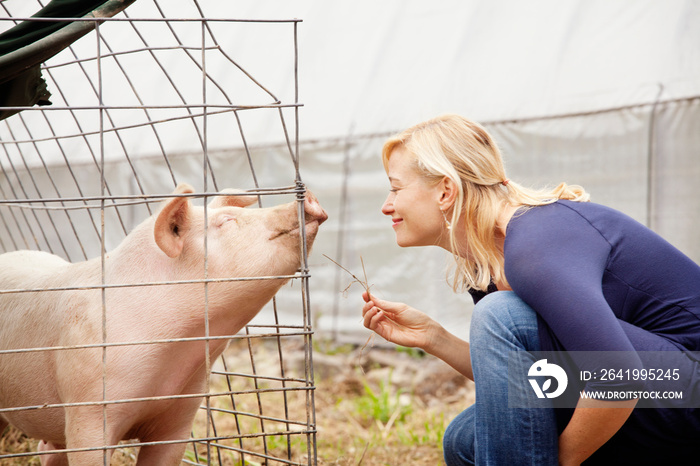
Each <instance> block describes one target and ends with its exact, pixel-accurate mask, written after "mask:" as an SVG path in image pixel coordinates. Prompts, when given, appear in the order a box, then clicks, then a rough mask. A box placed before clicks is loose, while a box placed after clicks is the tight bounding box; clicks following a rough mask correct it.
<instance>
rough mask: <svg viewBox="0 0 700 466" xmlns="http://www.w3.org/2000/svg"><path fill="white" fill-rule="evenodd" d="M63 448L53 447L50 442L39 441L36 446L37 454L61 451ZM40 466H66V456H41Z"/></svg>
mask: <svg viewBox="0 0 700 466" xmlns="http://www.w3.org/2000/svg"><path fill="white" fill-rule="evenodd" d="M63 448H65V447H63V446H57V445H54V444H53V443H51V442H44V441H43V440H41V441H40V442H39V445H38V446H37V451H38V452H43V451H52V450H61V449H63ZM40 460H41V466H68V455H66V454H65V453H54V454H52V455H41V456H40Z"/></svg>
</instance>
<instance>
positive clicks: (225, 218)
mask: <svg viewBox="0 0 700 466" xmlns="http://www.w3.org/2000/svg"><path fill="white" fill-rule="evenodd" d="M235 221H236V217H235V216H233V215H221V216H220V217H219V218H218V219H216V226H217V227H221V226H223V225H224V224H226V223H228V222H235Z"/></svg>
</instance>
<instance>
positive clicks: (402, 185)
mask: <svg viewBox="0 0 700 466" xmlns="http://www.w3.org/2000/svg"><path fill="white" fill-rule="evenodd" d="M387 174H388V175H389V182H390V183H391V192H390V193H389V196H388V197H387V198H386V201H384V205H383V206H382V213H383V214H384V215H388V216H390V217H391V219H392V221H393V228H394V231H395V232H396V243H397V244H398V245H399V246H401V247H409V246H431V245H440V241H441V240H442V241H444V240H445V238H446V237H447V235H446V234H445V233H446V230H445V220H444V218H443V216H442V213H441V212H440V208H439V204H438V201H439V200H440V197H441V194H442V193H441V191H440V188H439V184H438V185H434V184H428V183H427V182H426V180H425V178H423V177H422V176H421V175H419V174H418V173H416V171H415V170H414V169H413V168H412V167H411V158H410V155H409V154H407V152H406V150H405V149H404V148H403V147H401V146H399V147H397V148H396V149H394V150H393V152H392V153H391V157H390V158H389V164H388V170H387Z"/></svg>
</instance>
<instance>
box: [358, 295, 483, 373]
mask: <svg viewBox="0 0 700 466" xmlns="http://www.w3.org/2000/svg"><path fill="white" fill-rule="evenodd" d="M362 299H364V300H365V305H364V306H363V307H362V316H363V317H364V324H365V327H367V328H368V329H370V330H373V331H374V332H376V333H377V335H379V336H380V337H382V338H384V339H385V340H387V341H390V342H392V343H395V344H397V345H401V346H409V347H414V348H420V349H422V350H423V351H425V352H426V353H429V354H432V355H433V356H435V357H437V358H439V359H442V360H443V361H445V362H446V363H447V364H449V365H450V366H452V367H453V368H454V369H455V370H456V371H457V372H459V373H461V374H462V375H464V376H465V377H468V378H469V379H471V380H474V373H473V372H472V362H471V357H470V356H469V343H467V342H466V341H464V340H462V339H460V338H458V337H456V336H454V335H453V334H451V333H450V332H448V331H447V330H445V328H444V327H443V326H442V325H440V324H438V323H437V322H436V321H435V320H433V319H431V318H430V317H428V316H427V315H426V314H424V313H423V312H421V311H419V310H417V309H413V308H412V307H410V306H407V305H406V304H403V303H394V302H391V301H384V300H383V299H377V298H375V297H374V296H370V295H369V294H368V293H367V292H365V293H362Z"/></svg>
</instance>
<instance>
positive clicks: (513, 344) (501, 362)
mask: <svg viewBox="0 0 700 466" xmlns="http://www.w3.org/2000/svg"><path fill="white" fill-rule="evenodd" d="M539 349H540V342H539V337H538V333H537V315H536V314H535V311H533V310H532V308H530V307H529V306H528V305H527V304H525V303H524V302H523V301H522V300H521V299H520V298H518V296H517V295H516V294H515V293H513V292H512V291H499V292H496V293H491V294H489V295H487V296H485V297H484V298H483V299H482V300H481V301H479V303H478V304H477V305H476V306H475V308H474V313H473V315H472V322H471V330H470V353H471V362H472V369H473V372H474V382H475V386H476V402H475V403H474V404H473V405H472V406H470V407H469V408H468V409H466V410H465V411H463V412H462V413H461V414H459V415H458V416H457V417H456V418H455V419H454V420H453V421H452V422H451V423H450V425H449V426H448V427H447V430H446V431H445V436H444V438H443V447H444V455H445V462H446V463H447V465H448V466H457V465H473V464H478V465H479V466H482V465H495V466H506V465H507V466H513V465H526V464H527V465H538V466H546V465H557V464H558V451H559V449H558V438H559V436H558V432H557V424H556V418H555V413H554V410H553V409H543V408H541V407H537V408H509V407H508V396H509V392H508V377H507V371H508V356H509V352H511V351H539ZM532 362H533V363H534V362H535V359H534V358H532ZM522 388H523V390H531V387H530V386H528V385H527V384H522ZM511 389H512V387H511ZM512 395H513V394H512V392H511V396H512Z"/></svg>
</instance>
